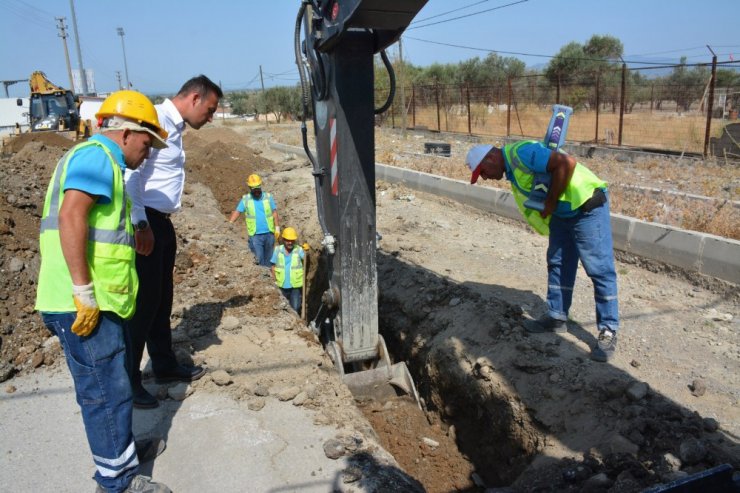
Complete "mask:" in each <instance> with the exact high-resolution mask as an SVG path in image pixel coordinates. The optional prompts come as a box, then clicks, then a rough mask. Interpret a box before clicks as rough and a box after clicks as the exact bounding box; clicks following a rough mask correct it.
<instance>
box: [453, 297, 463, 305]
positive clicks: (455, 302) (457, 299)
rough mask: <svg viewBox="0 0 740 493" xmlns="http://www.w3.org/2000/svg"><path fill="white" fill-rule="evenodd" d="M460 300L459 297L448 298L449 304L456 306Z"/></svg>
mask: <svg viewBox="0 0 740 493" xmlns="http://www.w3.org/2000/svg"><path fill="white" fill-rule="evenodd" d="M460 301H461V300H460V298H452V299H451V300H450V306H457V305H459V304H460Z"/></svg>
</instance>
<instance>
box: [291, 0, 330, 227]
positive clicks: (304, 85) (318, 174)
mask: <svg viewBox="0 0 740 493" xmlns="http://www.w3.org/2000/svg"><path fill="white" fill-rule="evenodd" d="M309 3H311V2H310V0H303V1H302V2H301V7H300V9H298V17H297V18H296V23H295V37H294V49H295V63H296V65H298V74H299V76H300V79H301V95H302V98H301V103H302V106H303V115H302V118H301V136H302V138H303V150H304V151H305V153H306V156H308V160H309V161H310V162H311V167H312V168H313V173H312V174H313V176H314V182H315V183H314V189H315V191H316V206H317V209H318V216H319V225H320V226H321V232H322V233H323V234H324V238H326V237H328V236H331V233H330V232H329V229H328V228H327V227H326V220H325V218H324V199H323V196H322V194H321V179H322V178H323V176H324V175H325V173H326V172H325V171H324V170H323V169H322V168H320V167H319V164H318V162H317V161H316V158H315V157H314V155H313V153H312V152H311V149H310V148H309V146H308V128H307V127H306V118H307V117H308V104H309V99H308V98H309V89H308V80H307V77H306V72H305V70H306V68H305V66H304V63H303V59H302V57H301V23H302V22H303V16H304V15H305V14H306V5H307V4H309ZM306 49H309V48H308V43H307V47H306Z"/></svg>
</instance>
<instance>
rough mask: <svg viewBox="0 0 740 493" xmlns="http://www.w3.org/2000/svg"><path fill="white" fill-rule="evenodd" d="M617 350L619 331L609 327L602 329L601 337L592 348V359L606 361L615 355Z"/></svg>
mask: <svg viewBox="0 0 740 493" xmlns="http://www.w3.org/2000/svg"><path fill="white" fill-rule="evenodd" d="M616 350H617V333H616V332H615V331H613V330H609V329H601V331H600V332H599V339H598V340H597V341H596V345H595V346H594V348H593V349H592V350H591V359H592V360H594V361H598V362H600V363H606V362H608V361H609V360H610V359H612V357H613V356H614V352H615V351H616Z"/></svg>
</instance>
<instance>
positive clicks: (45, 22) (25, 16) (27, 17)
mask: <svg viewBox="0 0 740 493" xmlns="http://www.w3.org/2000/svg"><path fill="white" fill-rule="evenodd" d="M4 5H5V8H6V9H7V10H8V12H10V13H11V14H13V15H15V16H16V17H19V18H20V19H22V20H23V21H25V22H29V23H31V24H34V25H35V26H37V27H41V28H43V29H46V30H49V31H54V30H55V28H53V27H51V21H53V20H54V16H53V15H52V16H51V17H50V18H49V19H46V18H42V17H40V16H39V15H38V14H36V13H34V12H31V11H28V10H24V7H23V6H22V5H13V4H10V3H8V2H7V1H6V2H5V3H4Z"/></svg>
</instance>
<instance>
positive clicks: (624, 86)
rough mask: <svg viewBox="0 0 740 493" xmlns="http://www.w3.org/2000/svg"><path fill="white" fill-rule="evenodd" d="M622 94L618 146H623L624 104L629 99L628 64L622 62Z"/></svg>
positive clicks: (620, 98)
mask: <svg viewBox="0 0 740 493" xmlns="http://www.w3.org/2000/svg"><path fill="white" fill-rule="evenodd" d="M621 92H622V94H621V95H620V97H619V138H618V139H617V145H618V146H620V147H621V146H622V128H623V126H624V102H625V99H626V98H627V64H626V63H624V62H622V91H621Z"/></svg>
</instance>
